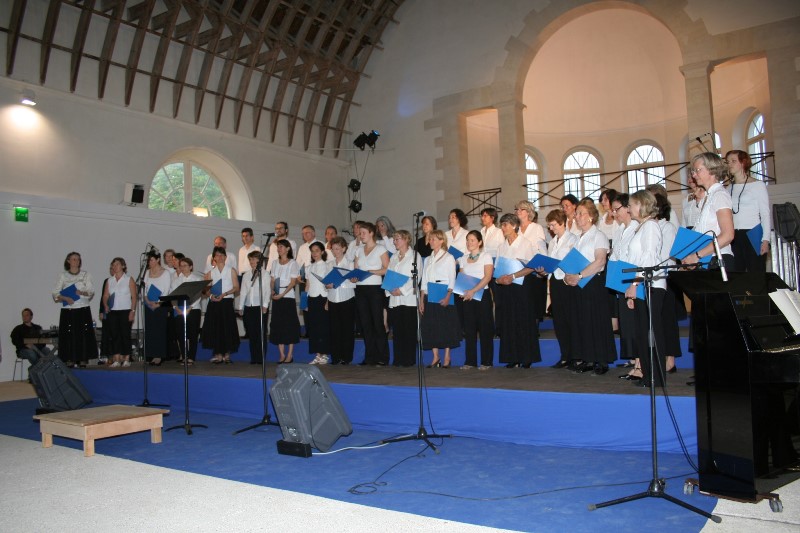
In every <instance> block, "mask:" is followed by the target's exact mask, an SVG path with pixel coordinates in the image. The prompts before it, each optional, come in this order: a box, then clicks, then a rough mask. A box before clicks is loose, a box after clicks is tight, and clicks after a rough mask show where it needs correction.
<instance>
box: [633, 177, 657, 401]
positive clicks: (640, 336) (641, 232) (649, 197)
mask: <svg viewBox="0 0 800 533" xmlns="http://www.w3.org/2000/svg"><path fill="white" fill-rule="evenodd" d="M630 206H631V207H630V209H631V217H633V219H634V220H636V221H637V222H639V227H638V228H636V231H635V232H634V235H633V237H632V238H631V242H630V245H629V247H628V262H629V263H632V264H634V265H636V266H637V267H649V266H655V265H657V264H659V263H660V262H661V243H662V239H663V237H662V233H661V228H660V227H659V225H658V221H657V220H656V217H657V216H658V207H657V205H656V198H655V196H653V194H652V193H651V192H650V191H637V192H635V193H633V194H632V195H631V200H630ZM639 284H640V282H639V281H634V282H633V283H631V285H630V287H628V289H627V290H626V291H625V304H626V305H627V307H628V309H630V310H632V311H633V314H634V323H635V326H634V327H635V332H634V336H635V339H636V352H637V353H638V355H639V361H640V364H641V368H642V373H643V374H644V379H642V380H639V381H637V382H636V384H637V385H640V386H643V387H645V386H649V385H650V380H649V378H650V343H649V341H648V339H649V338H650V322H651V320H650V316H652V324H653V337H654V339H655V347H654V353H653V356H654V357H655V361H656V364H657V367H656V369H655V371H654V375H653V377H654V379H655V384H656V385H662V384H663V383H664V381H665V378H666V369H665V361H666V352H665V345H664V322H663V316H662V309H663V306H664V295H665V294H666V292H667V280H666V277H665V276H663V275H659V273H656V275H655V277H654V278H653V284H652V288H651V290H650V300H649V301H644V300H640V299H637V298H636V290H637V286H638V285H639ZM647 296H648V295H647V294H645V298H647ZM648 307H649V315H648Z"/></svg>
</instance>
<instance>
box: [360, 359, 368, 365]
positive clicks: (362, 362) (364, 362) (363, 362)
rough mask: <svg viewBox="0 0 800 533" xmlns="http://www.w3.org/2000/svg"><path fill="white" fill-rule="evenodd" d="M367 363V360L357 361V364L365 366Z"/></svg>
mask: <svg viewBox="0 0 800 533" xmlns="http://www.w3.org/2000/svg"><path fill="white" fill-rule="evenodd" d="M368 364H369V363H367V361H366V360H364V361H361V362H360V363H358V366H367V365H368Z"/></svg>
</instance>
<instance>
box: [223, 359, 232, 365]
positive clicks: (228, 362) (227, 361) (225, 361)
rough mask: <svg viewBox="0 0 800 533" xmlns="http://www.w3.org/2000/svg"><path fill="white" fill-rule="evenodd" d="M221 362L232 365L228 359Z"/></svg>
mask: <svg viewBox="0 0 800 533" xmlns="http://www.w3.org/2000/svg"><path fill="white" fill-rule="evenodd" d="M222 362H223V363H225V364H226V365H232V364H233V361H231V360H230V359H223V360H222Z"/></svg>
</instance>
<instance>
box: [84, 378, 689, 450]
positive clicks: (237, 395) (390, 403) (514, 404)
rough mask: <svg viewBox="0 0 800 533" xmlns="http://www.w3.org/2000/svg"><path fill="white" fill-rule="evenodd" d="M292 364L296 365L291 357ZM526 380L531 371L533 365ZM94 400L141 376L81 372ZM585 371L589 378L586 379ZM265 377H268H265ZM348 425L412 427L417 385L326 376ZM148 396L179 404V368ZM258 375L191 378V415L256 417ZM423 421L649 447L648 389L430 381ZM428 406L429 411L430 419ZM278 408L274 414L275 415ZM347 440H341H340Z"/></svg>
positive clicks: (133, 386)
mask: <svg viewBox="0 0 800 533" xmlns="http://www.w3.org/2000/svg"><path fill="white" fill-rule="evenodd" d="M295 364H297V363H295ZM533 372H534V374H533V377H532V379H536V377H535V372H536V371H535V370H534V371H533ZM76 375H77V376H78V377H79V379H80V380H81V382H82V383H83V384H84V385H85V386H86V387H87V389H88V390H89V392H90V393H91V394H92V397H93V398H94V400H95V402H97V403H121V404H135V403H139V402H141V400H142V399H143V376H142V374H141V373H136V372H114V371H111V370H108V371H105V370H85V371H77V372H76ZM587 379H592V378H590V377H587ZM269 383H270V385H271V383H272V382H271V380H270V381H269ZM330 385H331V387H332V388H333V390H334V392H335V393H336V395H337V397H338V398H339V400H340V401H341V403H342V406H343V407H344V410H345V412H346V413H347V415H348V416H349V418H350V420H351V422H352V424H353V426H354V427H355V428H360V429H368V430H375V431H383V432H387V433H392V434H394V433H406V432H408V433H416V430H417V427H418V426H419V403H418V398H419V396H418V390H417V388H416V387H400V386H387V385H354V384H345V383H330ZM148 389H149V392H148V399H149V401H150V402H151V403H164V404H169V405H170V406H171V409H172V412H173V414H174V415H179V416H182V415H181V413H182V412H183V376H182V375H181V374H163V373H153V372H151V373H150V374H149V381H148ZM262 394H263V393H262V383H261V380H260V379H256V378H237V377H224V376H190V399H189V401H190V407H191V411H192V412H193V413H196V414H193V416H192V421H193V422H198V423H202V419H203V413H214V414H223V415H229V416H235V417H242V418H250V419H253V420H254V421H258V420H260V419H261V417H262V414H263V412H262V411H263V407H262V406H263V396H262ZM425 397H426V398H427V400H428V405H429V409H428V408H426V410H425V412H426V421H425V423H426V427H427V428H428V429H429V430H430V429H434V430H435V431H436V432H438V433H447V434H453V435H460V436H469V437H477V438H482V439H489V440H497V441H503V442H511V443H518V444H530V445H537V446H539V445H541V446H564V447H574V448H592V449H600V450H614V451H647V450H649V449H650V429H649V419H650V406H649V396H647V395H630V394H626V395H618V394H580V393H557V392H541V391H520V390H501V389H481V388H428V390H427V392H426V395H425ZM670 403H671V406H672V411H673V412H674V413H675V418H676V421H677V424H678V427H679V428H680V430H681V433H682V434H683V439H684V442H685V443H686V446H687V448H688V450H689V451H690V453H694V452H695V450H696V446H697V432H696V425H695V403H694V398H693V397H673V398H671V399H670ZM657 410H658V436H659V450H660V451H663V452H672V453H680V451H681V446H680V442H679V440H678V438H677V436H676V433H675V429H674V428H673V425H672V423H671V421H670V420H669V417H668V416H667V415H668V412H667V408H666V403H665V401H664V398H663V397H659V398H658V402H657ZM427 413H430V419H428V418H427V416H428V415H427ZM271 414H274V413H271ZM339 444H340V445H342V446H345V445H347V442H346V439H342V441H340V443H339Z"/></svg>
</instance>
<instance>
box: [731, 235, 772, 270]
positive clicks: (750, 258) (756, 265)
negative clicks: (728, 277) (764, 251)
mask: <svg viewBox="0 0 800 533" xmlns="http://www.w3.org/2000/svg"><path fill="white" fill-rule="evenodd" d="M748 231H749V230H746V229H737V230H735V231H734V232H733V242H731V251H732V252H733V264H730V263H728V262H726V263H725V267H726V268H727V269H728V270H731V271H732V272H766V271H767V256H766V255H758V252H756V250H755V249H754V248H753V245H752V244H750V239H748V238H747V232H748ZM759 246H761V243H759ZM760 251H761V250H759V252H760Z"/></svg>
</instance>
